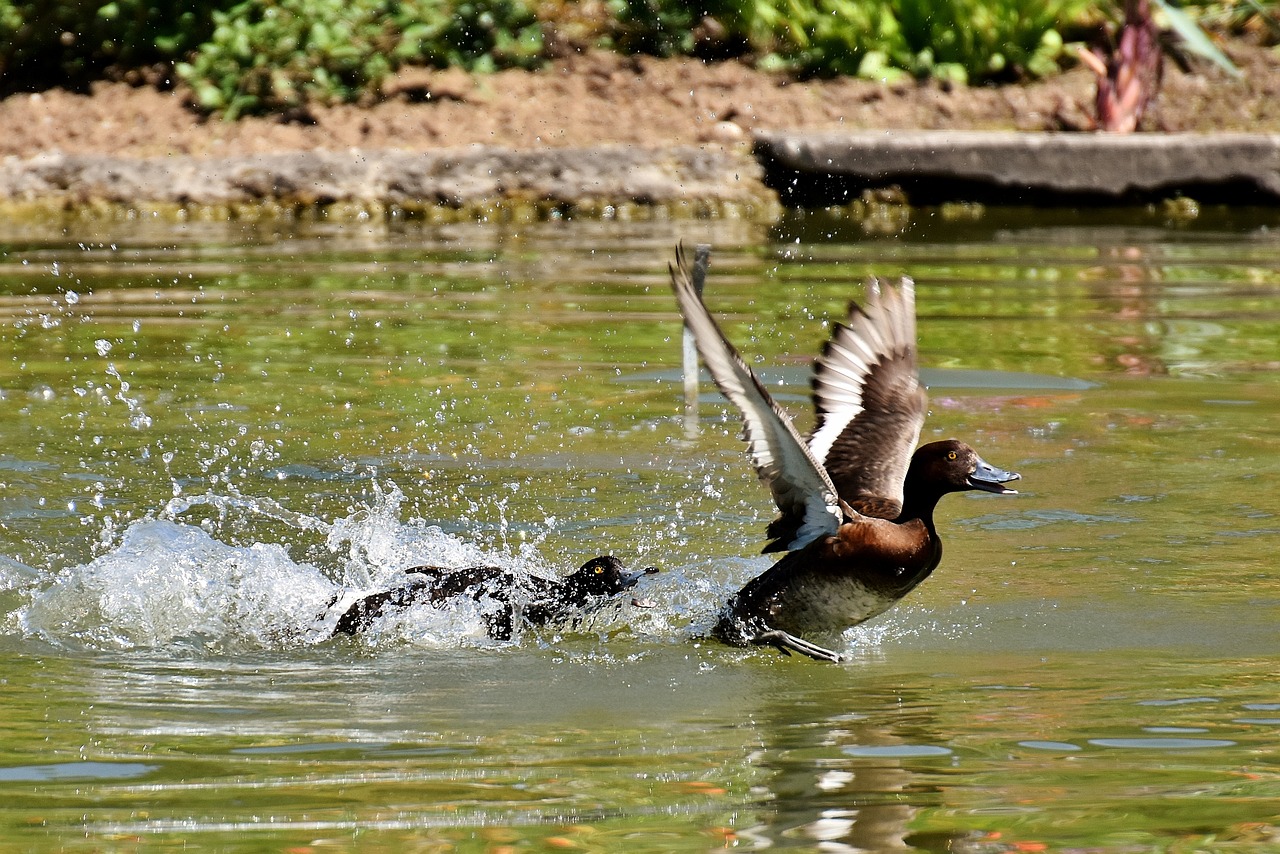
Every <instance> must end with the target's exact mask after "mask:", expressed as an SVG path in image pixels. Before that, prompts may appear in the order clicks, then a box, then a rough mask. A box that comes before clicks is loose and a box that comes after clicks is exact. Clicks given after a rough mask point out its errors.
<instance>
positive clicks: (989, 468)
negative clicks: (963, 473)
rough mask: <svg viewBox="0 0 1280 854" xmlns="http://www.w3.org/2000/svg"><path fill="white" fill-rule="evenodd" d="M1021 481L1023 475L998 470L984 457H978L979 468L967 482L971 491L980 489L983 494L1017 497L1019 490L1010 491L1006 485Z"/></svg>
mask: <svg viewBox="0 0 1280 854" xmlns="http://www.w3.org/2000/svg"><path fill="white" fill-rule="evenodd" d="M1021 479H1022V475H1020V474H1018V473H1017V472H1014V471H1005V470H1004V469H998V468H996V467H995V466H993V465H991V463H989V462H987V461H986V460H984V459H982V457H978V467H977V468H976V469H974V470H973V474H971V475H969V477H968V479H967V482H968V484H969V488H970V489H980V490H982V491H983V492H994V493H996V494H998V495H1017V494H1018V490H1016V489H1009V488H1008V487H1006V486H1005V485H1004V484H1006V483H1009V482H1011V481H1015V480H1021Z"/></svg>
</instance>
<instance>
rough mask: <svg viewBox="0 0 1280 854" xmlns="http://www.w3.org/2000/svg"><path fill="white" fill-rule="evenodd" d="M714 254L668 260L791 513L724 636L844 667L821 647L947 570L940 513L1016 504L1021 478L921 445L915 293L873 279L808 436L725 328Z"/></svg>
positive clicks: (823, 365) (820, 390)
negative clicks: (982, 497)
mask: <svg viewBox="0 0 1280 854" xmlns="http://www.w3.org/2000/svg"><path fill="white" fill-rule="evenodd" d="M706 257H707V252H706V249H705V247H699V260H698V261H697V262H696V263H694V264H691V263H690V259H689V257H688V255H687V253H686V252H685V251H684V247H683V246H678V247H677V249H676V257H675V261H674V262H673V263H670V264H668V270H669V272H670V277H671V286H672V289H673V291H674V292H675V296H676V302H677V303H678V305H679V308H680V313H681V315H682V316H683V318H684V322H685V325H686V326H687V328H688V329H689V330H690V331H691V332H692V334H693V339H694V343H695V344H696V346H697V349H698V353H699V354H700V355H701V357H702V361H703V363H704V364H705V365H706V367H707V370H708V372H709V373H710V374H711V377H712V379H713V380H714V381H715V384H716V386H717V387H718V388H719V389H720V391H721V393H722V394H723V395H724V396H725V397H726V398H728V400H729V401H730V402H731V403H733V405H734V406H735V407H737V409H738V410H739V412H740V413H741V416H742V422H743V438H744V439H745V441H746V443H747V448H748V452H749V454H750V456H751V459H752V461H753V462H754V464H755V467H756V472H757V474H758V476H759V478H760V480H761V482H762V483H763V484H764V485H765V486H766V487H767V488H768V489H769V491H770V493H771V494H772V496H773V500H774V503H775V504H776V505H777V508H778V515H777V517H776V518H775V519H774V520H773V521H772V522H770V523H769V526H768V528H767V529H766V532H765V534H766V537H767V539H768V542H767V544H766V545H765V547H764V550H763V551H764V552H765V553H771V552H785V554H784V555H783V557H782V558H781V559H780V560H778V561H777V562H776V563H774V564H773V565H772V566H770V567H769V568H768V569H767V570H765V571H764V572H763V573H761V574H759V575H758V576H756V577H754V578H752V579H751V580H750V581H748V582H747V583H746V585H745V586H743V587H742V588H741V589H740V590H739V591H738V592H737V593H736V594H734V595H733V596H732V597H731V598H730V599H729V601H728V602H727V603H725V605H724V608H723V609H722V610H721V611H720V613H719V616H718V619H717V621H716V623H715V625H714V628H713V629H712V631H711V634H712V636H713V637H715V638H717V639H719V640H720V641H722V642H725V643H727V644H730V645H734V646H743V647H746V646H751V645H757V646H771V647H774V648H776V649H777V650H779V651H780V652H782V653H784V654H786V655H790V654H792V653H797V654H800V655H803V656H807V657H809V658H812V659H816V660H819V661H830V662H839V661H841V660H842V659H843V656H841V655H840V654H838V653H837V652H835V651H833V650H832V649H830V648H829V647H827V646H824V645H822V644H821V643H819V642H818V641H820V640H821V641H825V640H826V639H831V638H838V636H839V635H840V634H841V633H842V632H844V631H845V630H846V629H849V628H851V627H853V626H856V625H858V624H859V623H862V622H865V621H866V620H869V619H871V618H873V617H876V616H878V615H880V614H882V613H884V612H885V611H887V610H888V609H889V608H891V607H893V605H894V604H896V603H897V602H898V601H899V600H901V599H902V598H903V597H904V596H906V595H907V594H908V593H910V592H911V591H912V590H914V589H915V588H916V586H917V585H919V584H920V583H921V582H922V581H924V580H925V579H926V578H928V577H929V575H930V574H931V573H932V572H933V571H934V570H935V569H937V568H938V565H939V564H940V563H941V561H942V540H941V538H940V537H939V535H938V530H937V527H936V526H935V524H934V518H933V514H934V508H935V507H936V506H937V504H938V502H939V500H941V498H942V497H943V496H944V495H948V494H950V493H953V492H965V491H980V492H989V493H995V494H999V495H1013V494H1016V490H1014V489H1011V488H1009V487H1007V486H1005V484H1007V483H1010V482H1012V481H1016V480H1019V479H1020V478H1021V476H1020V475H1019V474H1017V473H1015V472H1010V471H1005V470H1003V469H1000V468H997V467H995V466H993V465H991V464H990V463H988V462H987V461H986V460H984V459H982V457H980V456H979V455H978V453H977V452H976V451H975V450H974V449H973V448H972V447H970V446H969V445H968V444H966V443H964V442H962V441H959V440H957V439H947V440H943V441H937V442H930V443H928V444H925V445H922V446H920V447H918V448H917V447H916V445H917V443H918V442H919V440H920V432H921V430H922V428H923V426H924V421H925V413H926V411H927V407H928V396H927V394H926V392H925V390H924V388H923V386H922V385H921V383H920V379H919V375H918V372H917V368H916V316H915V284H914V282H913V281H912V279H911V278H910V277H903V278H902V279H901V280H900V281H899V282H898V283H897V284H896V285H895V284H892V283H890V282H888V281H884V280H881V279H872V280H871V281H870V282H869V283H868V285H867V290H866V298H865V299H864V300H863V302H862V303H861V304H859V303H858V302H856V301H854V302H851V303H850V305H849V310H848V316H847V318H846V320H845V321H844V322H843V323H840V322H836V323H833V324H832V332H831V336H830V338H829V340H828V341H827V342H826V343H825V345H824V346H823V349H822V352H821V354H820V355H819V356H818V358H817V359H816V360H815V362H814V367H813V376H812V381H811V385H812V399H813V406H814V410H815V414H816V421H815V425H814V428H813V430H812V431H811V432H810V433H809V434H808V435H807V436H804V437H802V436H801V434H800V432H799V431H798V430H797V428H796V426H795V424H794V423H793V422H792V419H791V417H790V415H789V414H788V413H787V412H786V411H785V410H783V409H782V407H780V406H779V405H778V404H777V403H776V402H775V401H774V400H773V398H772V397H771V396H770V394H769V392H768V391H767V390H766V388H765V386H764V384H763V383H761V381H760V378H759V377H758V376H756V373H755V371H753V370H752V369H751V367H750V366H748V365H747V363H746V362H745V361H744V360H743V359H742V357H741V356H740V355H739V354H738V351H737V350H736V349H735V348H734V347H733V345H732V344H731V343H729V340H728V339H727V338H726V337H725V336H724V334H723V333H722V332H721V330H720V327H719V326H718V325H717V324H716V322H715V320H714V319H713V318H712V316H711V314H710V312H709V311H708V310H707V307H706V305H705V304H704V303H703V301H702V297H701V295H700V290H701V288H700V287H697V286H695V281H697V282H698V284H700V283H701V280H702V279H703V278H704V277H705V275H706V261H705V258H706Z"/></svg>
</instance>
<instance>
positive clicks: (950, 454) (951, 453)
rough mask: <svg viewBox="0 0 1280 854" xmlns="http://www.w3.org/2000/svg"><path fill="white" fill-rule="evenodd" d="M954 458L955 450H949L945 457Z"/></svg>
mask: <svg viewBox="0 0 1280 854" xmlns="http://www.w3.org/2000/svg"><path fill="white" fill-rule="evenodd" d="M955 458H956V452H955V451H951V452H949V453H948V454H947V459H949V460H954V459H955Z"/></svg>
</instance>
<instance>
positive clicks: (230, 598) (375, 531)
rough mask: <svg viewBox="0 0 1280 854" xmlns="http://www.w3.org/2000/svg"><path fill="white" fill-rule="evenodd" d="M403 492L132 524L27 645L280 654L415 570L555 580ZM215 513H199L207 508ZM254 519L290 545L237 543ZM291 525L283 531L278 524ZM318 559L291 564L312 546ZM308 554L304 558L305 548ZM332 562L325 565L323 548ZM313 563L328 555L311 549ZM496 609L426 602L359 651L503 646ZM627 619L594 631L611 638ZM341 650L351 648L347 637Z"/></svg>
mask: <svg viewBox="0 0 1280 854" xmlns="http://www.w3.org/2000/svg"><path fill="white" fill-rule="evenodd" d="M403 500H404V494H403V493H402V492H401V491H400V490H399V489H398V488H396V487H395V486H394V485H391V487H390V489H389V490H386V491H384V490H383V489H381V488H380V487H378V486H377V485H376V484H375V485H374V498H373V500H372V501H371V502H370V503H369V504H368V505H366V506H363V507H360V508H358V509H356V510H355V511H354V512H352V513H351V514H350V515H348V516H346V517H343V518H340V519H337V520H336V521H333V522H326V521H324V520H321V519H318V518H316V517H314V516H309V515H307V514H304V513H298V512H296V511H292V510H289V509H288V508H286V507H283V506H281V505H280V504H278V503H277V502H274V501H271V500H269V499H262V498H251V497H245V496H242V495H238V494H217V493H208V494H205V495H199V496H182V497H179V498H175V499H174V500H172V501H170V502H169V503H168V504H167V505H166V506H165V507H164V508H163V509H162V510H161V511H160V513H159V514H158V515H157V517H154V518H147V519H143V520H140V521H136V522H133V523H131V524H130V525H129V526H128V527H127V528H125V529H124V531H123V533H122V534H120V535H119V542H118V543H114V544H113V541H114V539H115V533H114V531H104V534H103V539H104V546H105V549H106V550H105V551H104V552H103V554H101V555H100V556H99V557H97V558H95V559H94V560H92V561H90V562H88V563H86V564H82V565H78V566H73V567H69V568H67V569H65V570H62V571H61V572H59V573H57V574H56V576H54V577H53V578H52V579H50V580H48V581H46V582H45V583H43V584H35V585H31V586H32V587H33V588H34V592H33V593H32V594H31V599H30V601H29V602H28V604H27V605H25V606H24V607H22V608H20V609H19V610H18V612H17V613H16V614H15V615H14V619H16V621H17V624H18V626H19V627H20V628H21V630H22V631H23V632H24V633H26V634H27V635H28V636H34V637H39V638H41V639H43V640H46V641H48V642H51V643H54V644H56V645H60V646H69V647H87V648H91V649H135V648H172V649H183V648H201V649H213V650H220V651H225V650H235V649H246V648H248V649H255V648H257V649H280V648H290V647H297V646H305V645H313V644H320V643H330V642H334V641H332V634H333V628H334V626H335V625H336V623H337V620H338V618H339V617H340V616H341V615H342V613H343V611H344V610H345V607H346V606H348V605H349V604H350V603H352V602H354V601H356V600H357V599H359V598H360V597H361V596H363V595H366V594H368V593H372V592H376V591H379V590H385V589H388V588H389V587H391V586H394V585H395V584H396V583H397V582H398V581H400V580H402V576H401V573H402V571H403V570H405V569H407V568H410V567H414V566H422V565H430V566H443V567H466V566H478V565H486V566H500V567H502V568H504V569H507V570H509V571H510V572H512V573H513V574H516V575H541V576H549V575H557V574H562V573H560V572H557V571H554V570H551V569H549V568H548V566H547V565H546V563H545V562H544V560H543V559H542V557H541V556H540V555H539V554H538V553H537V552H536V550H535V548H534V546H533V545H532V544H523V545H522V546H521V547H520V550H519V551H517V552H515V553H509V552H486V551H485V550H483V549H481V548H479V547H477V546H475V545H474V544H471V543H468V542H466V541H464V540H462V539H459V538H458V537H455V536H453V535H451V534H448V533H446V532H444V531H442V530H441V529H440V528H439V527H437V526H434V525H431V524H430V523H428V522H426V521H424V520H421V519H410V520H408V521H404V520H401V518H400V509H401V504H402V502H403ZM200 508H203V509H205V510H213V511H215V513H214V517H213V518H207V519H204V520H203V521H196V520H194V519H191V518H187V516H188V514H189V513H190V512H191V511H193V510H196V509H200ZM239 516H255V517H262V518H266V519H269V520H272V521H274V522H276V523H283V526H284V531H283V533H282V534H281V538H280V539H281V541H280V542H254V543H251V544H248V545H241V544H235V543H232V542H227V541H225V540H224V538H222V532H223V531H227V530H233V529H234V527H235V526H234V525H229V524H228V522H229V521H231V520H233V519H235V518H238V517H239ZM273 527H274V528H275V529H280V527H281V526H280V525H279V524H277V525H275V526H273ZM316 535H320V536H322V537H323V542H322V544H317V545H318V547H319V553H320V557H321V559H320V560H319V561H318V563H319V564H321V565H317V564H313V563H308V562H306V561H301V560H298V559H296V558H295V557H294V556H293V555H291V552H290V550H291V548H295V547H297V546H299V544H300V541H305V540H307V539H308V538H310V540H312V541H314V540H315V539H316ZM299 550H300V551H305V549H299ZM326 552H327V553H328V554H330V555H332V560H323V559H322V558H323V556H324V554H325V553H326ZM309 553H310V554H312V555H313V556H314V555H315V554H316V553H317V552H316V549H314V548H313V549H312V550H311V551H310V552H309ZM496 605H497V603H495V602H492V601H486V600H484V599H481V601H478V602H477V601H472V600H469V599H456V600H452V601H450V603H449V606H448V607H446V608H437V607H431V606H430V605H421V606H418V605H415V606H412V607H409V608H404V609H388V613H387V614H385V615H384V616H383V617H381V618H379V619H378V620H377V621H376V622H375V624H374V625H373V626H372V627H371V628H370V629H369V630H368V631H367V632H365V633H363V634H362V635H361V636H360V637H359V638H358V639H357V640H356V641H355V642H356V643H361V644H364V645H365V646H368V647H375V648H376V647H385V646H404V645H410V646H422V647H457V646H489V647H491V646H501V645H505V644H509V643H519V642H520V637H519V635H518V634H517V637H516V638H515V639H514V640H512V641H509V642H497V641H493V640H492V639H490V638H489V637H488V636H487V634H486V632H485V622H484V614H485V612H486V611H492V610H493V608H494V607H495V606H496ZM625 619H626V614H625V613H623V614H619V615H618V616H617V618H616V619H613V620H608V621H606V624H605V625H600V624H598V623H593V624H592V625H591V626H590V627H589V628H587V629H586V630H588V631H610V630H614V629H616V628H619V627H620V626H621V625H623V624H624V622H625ZM336 642H337V643H348V642H349V641H346V640H339V641H336Z"/></svg>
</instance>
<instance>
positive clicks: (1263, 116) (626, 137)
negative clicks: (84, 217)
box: [0, 42, 1280, 158]
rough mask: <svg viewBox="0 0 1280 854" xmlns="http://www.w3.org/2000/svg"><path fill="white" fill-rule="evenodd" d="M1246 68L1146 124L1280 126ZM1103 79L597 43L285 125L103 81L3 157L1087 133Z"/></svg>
mask: <svg viewBox="0 0 1280 854" xmlns="http://www.w3.org/2000/svg"><path fill="white" fill-rule="evenodd" d="M1227 53H1228V54H1229V55H1230V56H1231V58H1232V59H1233V60H1234V61H1235V62H1236V63H1237V64H1238V65H1239V66H1240V67H1241V69H1242V70H1243V71H1244V75H1243V77H1242V78H1240V79H1232V78H1230V77H1228V76H1227V75H1226V74H1225V73H1224V72H1222V71H1221V70H1219V69H1217V68H1216V67H1209V66H1206V65H1204V64H1200V65H1197V66H1195V67H1193V68H1192V69H1191V70H1190V71H1189V72H1188V71H1183V70H1180V69H1179V68H1177V67H1176V66H1174V65H1173V64H1172V63H1167V64H1166V71H1165V78H1164V84H1163V88H1162V91H1161V94H1160V97H1159V100H1158V101H1157V103H1156V105H1155V108H1154V110H1153V111H1152V113H1151V114H1149V116H1148V118H1147V120H1146V122H1145V124H1144V129H1147V130H1162V131H1201V132H1214V131H1232V130H1233V131H1255V132H1259V131H1265V132H1280V55H1278V54H1277V53H1276V50H1275V49H1274V48H1268V47H1261V46H1257V45H1253V44H1249V43H1246V42H1239V43H1234V44H1230V45H1228V46H1227ZM1093 89H1094V83H1093V78H1092V76H1091V74H1090V73H1089V72H1088V71H1087V70H1085V69H1083V68H1077V69H1074V70H1072V71H1069V72H1067V73H1064V74H1062V75H1060V76H1058V77H1056V78H1053V79H1052V80H1048V81H1041V82H1035V83H1030V84H1026V85H1009V86H999V87H995V86H992V87H972V88H970V87H955V88H952V87H945V86H940V85H937V84H933V83H922V84H916V83H908V84H898V85H883V84H879V83H875V82H869V81H864V80H854V79H838V80H812V81H795V80H792V79H789V78H786V77H782V76H778V75H774V74H769V73H765V72H761V71H757V70H754V69H752V68H750V67H748V66H746V65H744V64H742V63H738V62H719V63H703V62H701V61H698V60H693V59H668V60H659V59H654V58H650V57H622V56H617V55H614V54H608V53H603V52H589V53H585V54H581V55H576V56H571V57H568V58H566V59H562V60H559V61H558V62H557V63H556V64H554V65H552V66H549V67H547V68H545V69H543V70H541V71H538V72H526V71H504V72H500V73H497V74H493V75H482V76H472V75H468V74H466V73H463V72H459V71H456V70H451V71H428V70H423V69H411V70H407V71H405V72H403V73H402V74H400V75H399V76H397V77H395V78H393V79H391V80H390V81H388V83H387V84H386V86H385V87H384V95H385V96H386V99H385V100H383V101H382V102H380V103H377V104H375V105H373V106H369V107H357V106H351V105H341V106H332V107H317V108H314V109H312V110H309V111H308V112H307V113H306V114H305V115H302V116H293V117H291V118H290V119H288V120H282V119H278V118H250V119H243V120H240V121H235V122H226V121H221V120H218V119H211V118H207V117H203V116H201V115H199V114H198V113H196V112H194V111H193V110H191V109H190V108H189V107H188V105H187V103H186V101H185V100H184V97H183V94H182V92H181V91H161V90H159V89H157V88H154V87H148V86H136V87H135V86H130V85H128V84H125V83H99V84H96V85H95V86H94V87H93V89H92V91H91V92H90V93H89V94H75V93H71V92H66V91H62V90H56V89H55V90H50V91H46V92H40V93H35V94H20V95H14V96H11V97H9V98H7V99H5V100H3V101H0V128H3V129H4V132H3V134H0V156H15V157H18V158H27V157H32V156H35V155H37V154H42V153H48V152H61V153H64V154H105V155H114V156H117V157H119V156H126V157H129V156H134V157H164V156H169V155H192V156H196V157H229V156H240V155H253V154H263V153H269V152H270V153H280V152H292V151H334V152H340V151H346V150H350V149H362V150H365V151H369V150H378V149H383V150H402V151H415V152H418V151H435V150H441V149H448V148H458V147H465V146H472V145H477V144H479V145H488V146H500V147H505V148H513V149H524V150H528V149H539V148H547V147H561V148H563V147H582V146H598V145H603V144H611V143H615V144H624V145H636V146H644V147H669V146H676V145H698V144H705V143H723V144H731V143H735V142H738V141H744V140H747V139H748V138H749V137H750V135H751V133H752V132H754V131H765V130H839V129H879V128H886V129H887V128H894V129H1017V130H1085V129H1088V128H1089V125H1090V122H1089V116H1090V115H1091V114H1092V112H1093V110H1092V97H1093V94H1092V93H1093Z"/></svg>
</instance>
